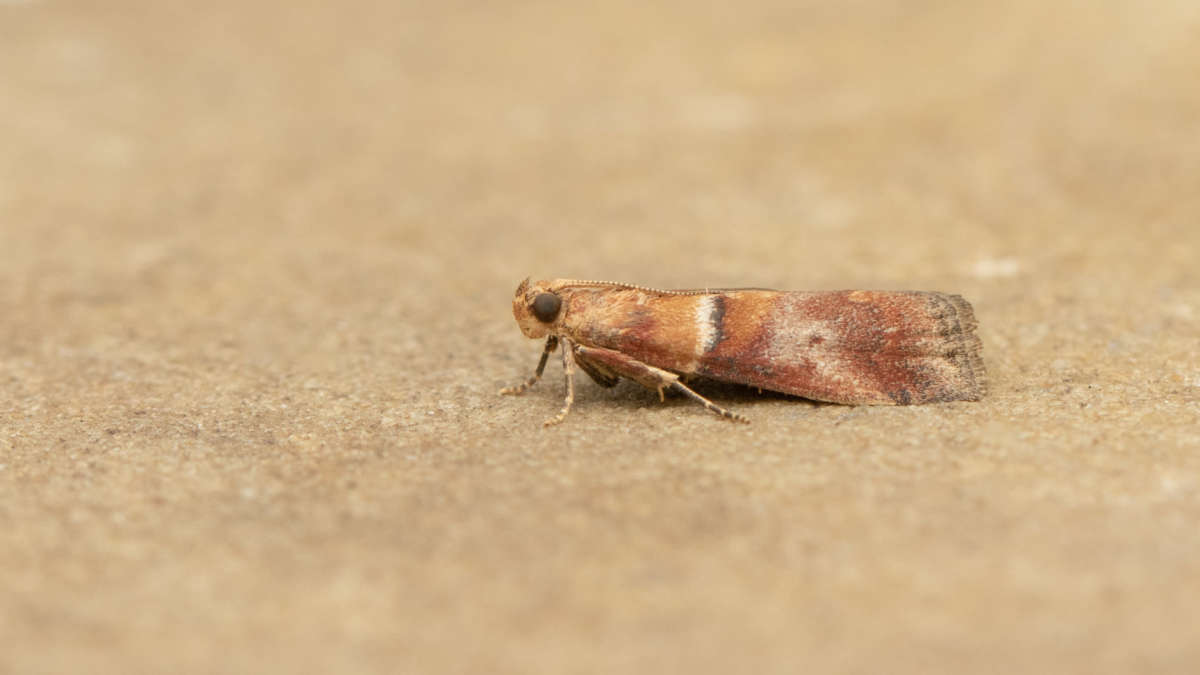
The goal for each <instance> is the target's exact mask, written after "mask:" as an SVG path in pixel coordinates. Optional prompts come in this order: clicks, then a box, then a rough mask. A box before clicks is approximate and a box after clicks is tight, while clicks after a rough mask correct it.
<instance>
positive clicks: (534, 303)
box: [513, 279, 565, 338]
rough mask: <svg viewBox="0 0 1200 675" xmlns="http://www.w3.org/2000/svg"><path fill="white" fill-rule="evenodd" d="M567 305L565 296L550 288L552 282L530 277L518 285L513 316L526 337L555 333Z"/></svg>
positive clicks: (514, 298) (538, 336)
mask: <svg viewBox="0 0 1200 675" xmlns="http://www.w3.org/2000/svg"><path fill="white" fill-rule="evenodd" d="M564 309H565V305H564V303H563V298H562V297H561V296H560V295H558V294H557V293H555V292H553V291H551V290H550V283H549V282H546V281H536V282H533V283H530V281H529V279H526V280H525V281H522V282H521V285H520V286H517V294H516V295H515V296H514V297H513V316H514V317H516V319H517V325H518V326H520V327H521V332H522V333H524V334H525V337H531V338H540V337H546V335H547V334H549V333H553V332H555V331H554V328H555V326H556V325H557V323H558V320H559V318H561V317H562V314H563V311H564Z"/></svg>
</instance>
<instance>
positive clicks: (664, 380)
mask: <svg viewBox="0 0 1200 675" xmlns="http://www.w3.org/2000/svg"><path fill="white" fill-rule="evenodd" d="M575 351H576V352H578V354H579V355H580V356H582V357H584V358H586V359H588V360H589V361H593V362H599V363H602V364H603V365H605V366H607V367H608V368H609V369H610V370H612V371H613V372H615V373H617V374H618V375H621V376H623V377H627V378H629V379H631V380H633V381H635V382H637V383H638V384H640V385H642V386H643V387H646V388H647V389H653V390H655V391H657V392H658V397H659V399H660V400H661V399H662V398H663V391H664V390H666V389H674V390H675V391H678V392H680V393H682V394H684V395H685V396H687V397H688V398H690V399H693V400H695V401H697V402H699V403H700V404H701V405H703V406H704V407H705V408H706V409H708V410H710V411H712V412H714V413H716V414H718V415H720V416H721V417H724V418H725V419H729V420H733V421H735V422H749V421H750V420H748V419H746V418H745V417H742V416H741V415H738V414H737V413H734V412H730V411H728V410H726V409H724V408H722V407H721V406H719V405H717V404H715V403H713V402H712V401H710V400H708V399H706V398H704V397H703V396H701V395H700V394H697V393H696V392H694V391H692V390H691V389H689V388H688V387H687V385H685V384H684V383H683V382H680V381H679V376H678V375H676V374H675V373H672V372H671V371H669V370H663V369H662V368H656V367H654V366H651V365H649V364H646V363H642V362H641V361H638V360H637V359H635V358H633V357H630V356H626V355H625V354H622V353H621V352H618V351H616V350H613V349H600V348H596V347H584V346H582V345H576V346H575Z"/></svg>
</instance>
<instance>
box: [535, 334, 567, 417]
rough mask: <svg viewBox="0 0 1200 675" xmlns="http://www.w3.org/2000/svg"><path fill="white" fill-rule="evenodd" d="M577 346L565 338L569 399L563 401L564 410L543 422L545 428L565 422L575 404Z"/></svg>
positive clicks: (563, 358)
mask: <svg viewBox="0 0 1200 675" xmlns="http://www.w3.org/2000/svg"><path fill="white" fill-rule="evenodd" d="M574 347H575V345H573V344H571V341H570V340H568V339H566V338H563V350H562V360H563V376H564V377H565V378H566V380H567V399H566V400H565V401H563V407H562V410H560V411H558V414H557V415H555V416H554V417H551V418H550V419H548V420H546V421H545V422H542V426H543V427H549V426H553V425H555V424H558V423H559V422H561V421H563V420H564V419H566V417H567V413H569V412H571V404H572V403H574V402H575V349H574Z"/></svg>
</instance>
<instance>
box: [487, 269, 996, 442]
mask: <svg viewBox="0 0 1200 675" xmlns="http://www.w3.org/2000/svg"><path fill="white" fill-rule="evenodd" d="M512 308H513V316H514V317H516V319H517V325H519V326H520V328H521V332H523V333H524V334H525V335H526V336H527V337H530V338H534V339H538V338H546V343H545V347H544V349H543V350H542V355H541V359H540V360H539V361H538V364H537V368H536V369H535V370H534V373H533V376H532V377H530V378H528V379H527V380H526V381H524V382H522V383H521V384H519V385H517V386H514V387H506V388H504V389H502V390H501V391H500V393H501V394H521V393H523V392H524V391H525V390H527V389H528V388H529V387H532V386H533V385H534V384H536V383H537V382H538V381H539V380H540V379H541V377H542V372H543V371H544V370H545V368H546V362H547V360H548V359H549V357H550V354H551V353H552V352H554V350H555V349H557V348H558V347H559V346H560V345H561V346H562V363H563V372H564V373H565V377H566V388H567V393H566V400H565V402H564V403H563V407H562V410H561V411H559V413H558V415H556V416H555V417H552V418H550V419H548V420H546V422H545V423H544V426H550V425H553V424H558V423H559V422H561V421H562V420H563V419H564V418H566V416H567V413H568V412H569V411H570V410H571V405H572V403H574V401H575V370H576V368H577V367H578V368H579V369H580V370H582V371H583V372H585V373H587V374H588V375H589V376H591V378H592V379H593V380H595V381H596V383H597V384H599V385H600V386H602V387H611V386H613V385H615V384H616V383H617V381H618V380H619V379H620V378H622V377H624V378H628V379H630V380H633V381H634V382H637V383H639V384H641V385H642V386H644V387H646V388H648V389H650V390H653V391H657V392H658V395H659V399H660V400H665V399H664V397H663V392H664V391H667V390H673V391H675V392H677V393H679V394H682V395H684V396H686V397H688V398H690V399H692V400H694V401H696V402H697V403H699V404H701V405H703V406H704V407H705V408H707V409H708V410H710V411H712V412H714V413H716V414H718V415H720V416H722V417H724V418H726V419H729V420H734V421H738V422H747V421H748V420H747V419H746V418H745V417H742V416H741V415H738V414H736V413H733V412H731V411H729V410H726V409H724V408H722V407H720V406H718V405H716V404H715V403H713V402H712V401H710V400H708V399H707V398H705V397H703V396H701V395H700V394H698V393H696V392H695V391H693V390H692V389H691V388H690V387H688V386H687V384H685V381H687V380H690V379H691V378H694V377H703V378H708V379H712V380H719V381H722V382H732V383H737V384H742V385H747V386H750V387H756V388H759V389H768V390H771V391H777V392H782V393H785V394H793V395H796V396H802V397H804V398H807V399H812V400H816V401H827V402H831V403H844V404H852V405H915V404H921V403H939V402H944V401H977V400H979V399H980V398H982V397H983V395H984V393H985V390H986V381H985V380H986V378H985V371H984V367H983V359H982V357H981V355H980V351H981V343H980V341H979V337H978V336H976V335H975V333H974V332H973V331H974V330H975V326H976V321H975V313H974V311H973V310H972V309H971V305H970V304H969V303H968V302H967V301H966V300H964V299H963V298H962V297H961V296H958V295H948V294H945V293H936V292H925V291H861V290H848V291H774V290H769V289H762V288H724V289H690V290H660V289H655V288H646V287H643V286H635V285H632V284H622V283H614V282H608V281H579V280H574V279H554V280H551V281H537V282H530V280H529V279H526V280H525V281H522V282H521V285H520V286H518V287H517V292H516V295H515V297H514V298H513V305H512Z"/></svg>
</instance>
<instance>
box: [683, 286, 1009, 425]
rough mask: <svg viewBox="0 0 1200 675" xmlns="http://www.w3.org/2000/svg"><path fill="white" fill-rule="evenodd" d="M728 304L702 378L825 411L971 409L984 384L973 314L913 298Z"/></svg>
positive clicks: (958, 305)
mask: <svg viewBox="0 0 1200 675" xmlns="http://www.w3.org/2000/svg"><path fill="white" fill-rule="evenodd" d="M756 300H758V298H756V297H755V295H754V294H731V295H729V296H725V301H724V302H722V305H723V306H722V312H721V321H720V325H718V326H714V328H715V329H716V334H717V339H716V340H715V344H714V345H713V347H712V348H711V349H709V350H708V351H707V352H706V353H705V354H704V355H703V356H702V357H701V358H700V365H699V368H698V369H697V372H698V373H699V374H701V375H705V376H708V377H712V378H715V379H719V380H725V381H728V382H738V383H741V384H748V385H751V386H755V387H761V388H763V389H771V390H774V391H780V392H784V393H788V394H795V395H798V396H804V397H806V398H811V399H815V400H819V401H830V402H834V403H857V404H899V405H909V404H917V403H933V402H940V401H960V400H968V401H975V400H979V399H980V398H982V396H983V394H984V392H985V388H986V383H985V377H984V368H983V360H982V357H981V356H980V350H981V345H980V341H979V338H978V337H977V336H976V335H975V334H974V333H973V331H974V329H975V325H976V322H975V315H974V312H973V311H972V309H971V305H970V304H969V303H967V301H966V300H964V299H962V298H961V297H959V296H957V295H946V294H943V293H930V292H917V291H900V292H894V291H836V292H815V293H814V292H795V293H782V294H779V295H777V296H775V297H773V298H771V297H763V298H762V301H763V302H761V303H759V302H756Z"/></svg>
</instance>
